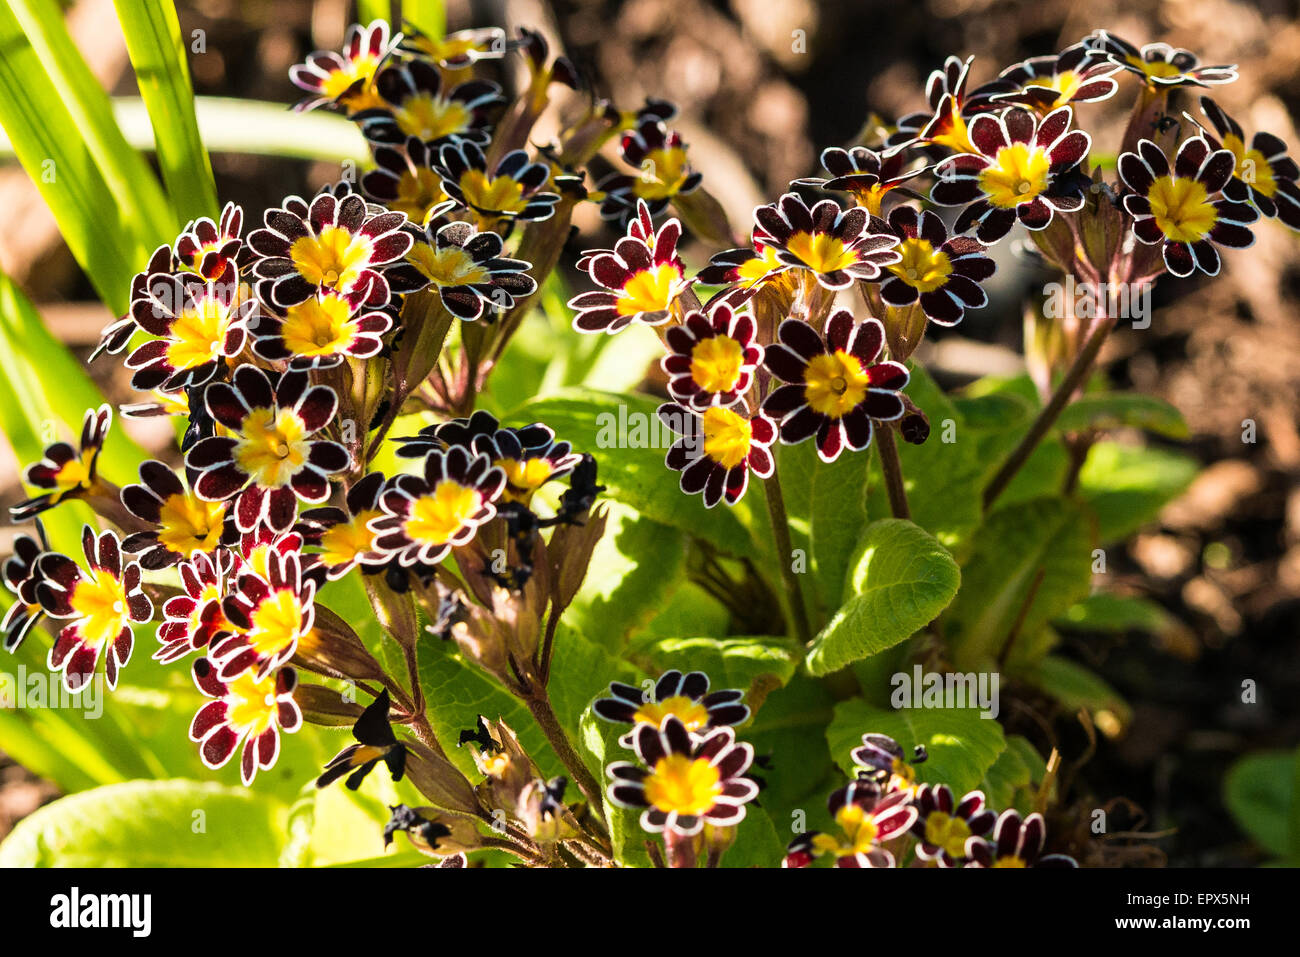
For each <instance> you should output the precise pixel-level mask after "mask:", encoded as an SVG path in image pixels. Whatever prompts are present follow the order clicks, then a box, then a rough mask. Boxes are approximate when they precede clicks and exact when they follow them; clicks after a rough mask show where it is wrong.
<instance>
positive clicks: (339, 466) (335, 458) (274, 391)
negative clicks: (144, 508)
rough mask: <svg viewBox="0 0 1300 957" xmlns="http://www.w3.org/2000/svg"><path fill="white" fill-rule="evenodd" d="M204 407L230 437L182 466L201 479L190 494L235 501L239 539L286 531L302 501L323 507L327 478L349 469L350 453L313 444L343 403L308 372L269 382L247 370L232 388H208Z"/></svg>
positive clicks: (207, 443) (205, 445)
mask: <svg viewBox="0 0 1300 957" xmlns="http://www.w3.org/2000/svg"><path fill="white" fill-rule="evenodd" d="M204 402H205V405H206V407H207V411H208V414H209V415H211V416H212V418H213V419H214V420H215V421H216V422H217V423H219V424H220V425H221V426H222V427H223V428H224V429H226V430H228V432H229V433H230V434H229V435H217V436H210V437H209V438H205V439H202V440H200V441H199V442H197V443H196V444H195V445H194V446H193V447H192V448H191V449H190V450H189V452H188V454H187V455H186V456H185V467H186V468H187V469H191V470H193V471H194V472H197V473H198V474H197V477H195V478H194V479H193V488H194V491H195V492H196V493H197V494H198V496H199V497H200V498H201V499H203V500H205V501H209V502H221V501H225V500H227V499H231V498H235V496H238V498H235V503H234V514H235V524H236V527H237V528H238V529H239V530H240V531H241V532H249V531H252V530H253V529H255V528H256V527H257V526H258V524H259V523H262V522H265V523H266V524H267V525H269V526H270V527H271V528H272V529H275V530H278V531H284V530H286V529H288V528H289V526H291V525H292V524H293V518H294V513H295V511H296V501H297V499H299V498H301V499H303V500H304V501H307V502H313V503H315V502H323V501H325V499H326V498H327V497H328V496H329V480H328V478H327V476H329V475H332V474H334V473H335V472H341V471H343V470H344V469H346V468H347V467H348V463H349V461H350V457H349V455H348V451H347V449H346V448H344V447H343V446H342V445H340V444H339V443H337V442H331V441H328V440H324V439H318V438H312V436H313V435H314V434H315V433H317V432H319V431H320V430H321V429H323V428H325V426H326V425H328V424H329V423H330V421H331V420H333V418H334V413H335V412H336V411H337V409H338V397H337V396H336V395H335V394H334V390H333V389H331V388H329V387H328V386H323V385H315V386H314V385H311V379H310V378H309V377H308V374H307V373H306V372H286V373H284V374H283V375H280V376H276V377H275V378H274V379H272V378H271V377H270V376H268V375H267V374H266V373H265V372H263V371H262V370H261V369H259V368H257V367H256V366H251V365H242V366H240V367H239V368H238V369H236V370H235V374H234V377H233V380H232V381H231V382H230V383H225V382H214V383H212V384H211V385H209V386H208V388H207V390H206V391H205V393H204Z"/></svg>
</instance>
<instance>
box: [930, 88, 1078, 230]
mask: <svg viewBox="0 0 1300 957" xmlns="http://www.w3.org/2000/svg"><path fill="white" fill-rule="evenodd" d="M1073 117H1074V113H1073V111H1072V110H1071V108H1070V107H1068V106H1063V107H1061V108H1060V109H1057V110H1053V111H1052V112H1051V113H1049V114H1047V116H1045V117H1043V118H1042V119H1041V120H1040V119H1038V118H1037V117H1036V116H1035V115H1034V114H1033V113H1030V112H1029V111H1028V110H1024V109H1021V108H1020V107H1012V108H1011V109H1009V110H1007V111H1006V112H1005V113H1003V114H1002V115H1000V116H994V115H991V114H986V113H982V114H980V115H979V116H976V117H975V118H974V119H973V120H971V123H970V139H971V143H972V144H973V145H974V147H975V149H976V150H977V151H978V152H975V153H958V154H956V155H954V156H950V157H948V158H947V159H944V160H942V161H940V162H939V164H938V165H937V166H936V167H935V176H936V177H938V182H936V183H935V184H934V187H933V188H932V189H931V191H930V198H931V199H933V200H934V202H936V203H938V204H939V205H940V206H965V207H966V208H965V209H964V210H963V211H962V214H961V216H960V217H959V218H958V220H957V225H956V232H959V233H964V232H966V231H967V230H968V229H970V228H971V227H972V226H974V227H976V231H975V236H976V238H977V239H978V240H979V241H980V242H982V243H984V244H985V245H990V244H992V243H995V242H997V241H998V240H999V239H1001V238H1002V237H1003V236H1005V235H1006V234H1007V233H1009V232H1010V231H1011V227H1012V226H1014V225H1015V224H1016V221H1017V220H1019V221H1020V223H1021V224H1022V225H1023V226H1025V227H1026V228H1028V229H1033V230H1038V229H1046V228H1047V226H1048V224H1050V223H1051V221H1052V216H1053V214H1054V212H1062V213H1066V212H1073V211H1074V210H1077V209H1079V208H1080V207H1081V206H1082V205H1083V195H1082V188H1083V185H1084V184H1086V182H1087V179H1086V177H1083V176H1082V174H1081V173H1079V172H1078V166H1079V164H1080V163H1081V162H1082V161H1083V159H1084V157H1085V156H1086V155H1087V154H1088V150H1089V148H1090V147H1091V145H1092V140H1091V138H1090V137H1089V136H1088V134H1087V133H1085V132H1083V131H1082V130H1071V129H1070V122H1071V120H1072V119H1073Z"/></svg>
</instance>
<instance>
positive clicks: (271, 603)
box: [248, 588, 303, 657]
mask: <svg viewBox="0 0 1300 957" xmlns="http://www.w3.org/2000/svg"><path fill="white" fill-rule="evenodd" d="M302 611H303V609H302V602H300V601H299V600H298V596H297V595H295V594H294V593H293V592H291V591H289V590H288V589H287V588H281V589H279V590H278V591H274V592H272V593H271V594H270V595H268V596H267V597H266V598H265V599H263V600H262V602H261V603H260V604H258V606H257V608H256V609H255V610H254V611H253V616H252V617H253V622H252V627H251V628H249V630H248V643H249V644H250V645H251V646H252V647H253V650H254V651H256V652H257V653H258V654H259V655H262V656H264V657H270V656H272V655H274V654H276V653H277V652H279V651H283V650H284V649H285V648H287V647H289V645H291V644H293V643H294V642H295V641H297V640H298V639H299V638H300V637H302V631H303V629H302Z"/></svg>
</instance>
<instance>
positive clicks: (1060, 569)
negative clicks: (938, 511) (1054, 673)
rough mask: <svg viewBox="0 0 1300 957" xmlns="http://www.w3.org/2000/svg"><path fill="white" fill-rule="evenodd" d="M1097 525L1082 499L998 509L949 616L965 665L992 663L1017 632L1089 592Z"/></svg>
mask: <svg viewBox="0 0 1300 957" xmlns="http://www.w3.org/2000/svg"><path fill="white" fill-rule="evenodd" d="M1092 547H1093V544H1092V531H1091V529H1090V527H1089V524H1088V522H1087V520H1086V518H1085V516H1084V514H1083V512H1082V511H1081V510H1080V509H1079V508H1078V507H1076V506H1074V505H1072V504H1070V503H1067V502H1065V501H1062V500H1060V499H1055V498H1044V499H1037V500H1035V501H1033V502H1028V503H1025V504H1016V505H1010V506H1007V507H1005V508H1000V509H998V510H997V511H995V512H993V514H991V515H990V516H989V517H988V518H987V519H986V520H985V522H984V524H983V525H982V526H981V527H980V530H979V533H978V534H977V535H976V536H975V540H974V542H973V548H972V551H971V556H970V558H969V559H968V560H967V561H966V562H965V564H964V565H963V567H962V589H961V592H960V593H959V594H958V595H957V599H956V601H954V602H953V603H952V607H951V608H950V609H949V610H948V613H947V614H946V615H945V616H944V619H943V629H944V636H945V637H946V638H947V639H948V641H949V642H950V645H951V647H952V649H953V656H954V661H955V663H956V664H957V665H958V667H960V668H962V669H969V668H972V667H985V666H988V665H990V664H991V663H992V662H994V661H996V660H1000V659H1002V657H1003V656H1004V654H1005V652H1004V648H1005V646H1006V644H1007V642H1008V641H1009V640H1011V638H1012V637H1013V636H1014V635H1027V636H1034V635H1037V634H1038V632H1039V631H1041V629H1042V628H1043V626H1044V625H1046V624H1047V622H1048V621H1050V620H1052V619H1053V618H1055V617H1056V616H1057V615H1060V614H1061V613H1062V612H1064V611H1065V609H1067V608H1069V607H1070V606H1071V605H1073V604H1074V603H1075V602H1076V601H1079V600H1080V599H1081V598H1083V597H1084V596H1085V595H1087V594H1088V590H1089V586H1090V583H1091V578H1092V564H1091V562H1092Z"/></svg>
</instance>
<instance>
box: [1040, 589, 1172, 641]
mask: <svg viewBox="0 0 1300 957" xmlns="http://www.w3.org/2000/svg"><path fill="white" fill-rule="evenodd" d="M1173 623H1174V619H1173V616H1171V615H1170V614H1169V612H1167V611H1165V610H1164V609H1163V608H1162V607H1160V605H1158V604H1156V603H1155V602H1154V601H1152V600H1151V599H1149V598H1138V597H1137V596H1135V595H1114V594H1111V593H1110V592H1097V593H1096V594H1093V595H1089V596H1088V597H1087V598H1085V599H1083V601H1081V602H1078V603H1077V604H1074V605H1071V606H1070V607H1069V608H1067V609H1066V610H1065V612H1064V613H1063V614H1062V615H1060V616H1059V617H1058V618H1057V619H1056V621H1055V622H1054V624H1055V625H1056V626H1057V627H1060V628H1074V629H1077V630H1079V631H1105V632H1115V633H1123V632H1126V631H1145V632H1150V633H1151V634H1153V635H1156V634H1160V633H1161V632H1163V631H1164V630H1165V629H1166V628H1168V627H1169V626H1170V625H1171V624H1173Z"/></svg>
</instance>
